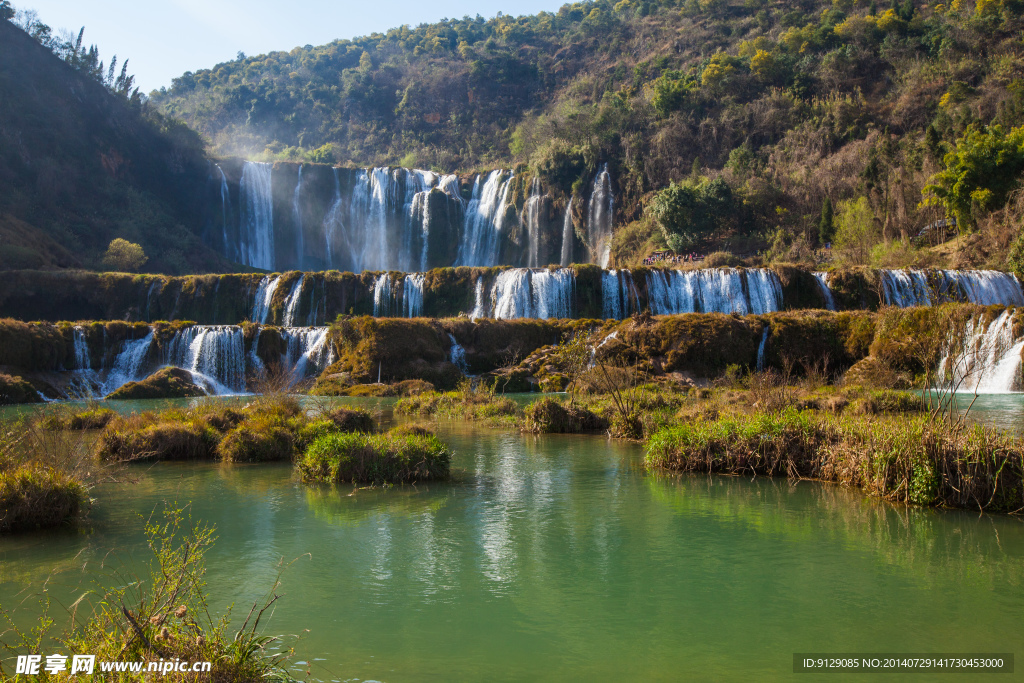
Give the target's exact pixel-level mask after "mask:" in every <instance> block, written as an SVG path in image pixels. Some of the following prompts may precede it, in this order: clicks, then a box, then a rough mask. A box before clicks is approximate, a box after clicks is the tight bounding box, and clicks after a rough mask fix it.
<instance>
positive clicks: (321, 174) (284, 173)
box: [204, 160, 615, 273]
mask: <svg viewBox="0 0 1024 683" xmlns="http://www.w3.org/2000/svg"><path fill="white" fill-rule="evenodd" d="M208 194H209V196H208V197H207V198H206V202H205V204H206V206H207V207H208V211H207V219H206V221H207V224H206V226H205V231H204V234H205V238H206V241H207V243H208V244H209V245H210V246H211V247H213V248H215V249H217V250H219V251H220V252H221V253H223V254H224V256H225V257H227V258H229V259H231V260H234V261H237V262H239V263H242V264H244V265H246V266H251V267H253V268H260V269H262V270H271V271H272V270H290V269H295V270H343V271H351V272H355V273H359V272H363V271H383V270H394V271H403V272H414V271H424V270H429V269H431V268H440V267H445V266H453V265H457V266H475V267H491V266H498V265H512V266H529V267H538V266H544V265H546V264H548V263H557V262H559V261H561V260H563V259H564V258H565V257H566V255H572V254H579V255H581V256H584V258H583V259H578V260H587V256H589V260H590V261H591V262H593V263H602V264H606V263H607V262H608V259H609V253H610V251H609V250H610V247H611V234H612V227H613V219H614V211H613V209H614V199H615V198H614V185H613V179H612V174H611V171H610V170H609V168H608V165H607V164H602V165H601V166H600V168H598V169H597V171H596V172H595V175H594V179H593V182H592V183H591V184H590V185H589V188H588V193H586V194H584V195H583V196H582V197H580V200H581V201H583V202H586V209H587V210H586V211H585V214H584V215H582V216H581V217H577V219H576V222H578V223H580V225H579V226H578V227H579V229H578V230H576V229H574V220H573V216H572V211H571V206H572V201H571V198H570V197H567V196H565V194H564V191H552V189H551V188H549V187H547V186H546V185H545V183H544V182H543V181H542V179H541V178H539V177H536V176H529V175H528V174H522V173H515V172H512V171H509V170H502V169H498V170H494V171H490V172H487V173H481V174H477V175H465V176H456V175H444V174H439V173H435V172H433V171H424V170H419V169H411V168H366V169H349V168H333V167H331V166H326V165H323V164H293V163H284V162H278V163H275V164H268V163H259V162H250V161H240V160H222V161H221V162H220V163H219V164H212V165H211V167H210V181H209V184H208ZM584 236H585V237H584ZM566 265H568V264H566Z"/></svg>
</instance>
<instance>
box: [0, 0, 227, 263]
mask: <svg viewBox="0 0 1024 683" xmlns="http://www.w3.org/2000/svg"><path fill="white" fill-rule="evenodd" d="M13 18H14V17H13V11H12V10H11V9H10V7H9V5H8V4H7V3H6V2H0V270H3V269H14V268H68V267H85V268H102V267H104V264H103V263H102V258H103V256H104V253H105V251H106V250H107V247H108V244H109V243H110V242H111V240H113V239H115V238H122V239H126V240H129V241H131V242H132V243H135V244H139V245H141V246H142V247H143V249H144V252H145V255H146V256H147V257H148V259H149V260H148V262H146V264H145V266H146V269H147V270H150V271H155V272H169V273H191V272H203V271H211V270H218V271H222V270H225V269H227V270H232V269H234V266H233V265H231V264H229V263H228V262H226V261H225V260H224V259H222V258H220V257H219V256H218V255H217V254H216V253H215V252H214V251H213V250H211V249H209V248H208V247H206V246H205V245H204V244H203V242H202V240H201V239H200V237H201V236H200V235H199V234H197V232H196V229H197V226H198V225H199V224H200V222H199V220H198V218H197V215H198V213H197V212H198V208H199V207H198V206H197V202H196V201H195V200H196V197H199V196H201V192H202V191H203V189H204V187H205V183H206V182H207V177H208V176H209V167H208V162H207V160H206V157H205V152H204V149H203V142H202V140H201V138H200V137H199V136H198V135H196V133H195V132H193V131H192V130H190V129H189V128H188V127H187V126H185V125H184V124H182V123H181V122H178V121H175V120H172V119H169V118H167V117H164V116H162V115H160V114H158V113H157V112H155V111H153V110H152V109H151V108H147V105H145V103H144V102H143V101H142V98H140V97H139V95H138V94H137V93H135V90H134V88H133V87H132V82H131V77H130V76H128V75H127V71H126V70H125V69H122V70H121V72H120V76H117V74H116V72H115V70H114V65H111V66H110V67H109V69H104V68H103V66H102V64H101V63H99V62H98V59H97V57H96V55H97V51H96V49H95V48H93V49H92V50H90V49H88V48H84V47H83V46H82V44H81V34H79V38H78V40H77V42H76V41H71V42H70V43H69V44H66V45H60V46H58V45H57V40H56V38H55V37H53V36H52V35H51V32H50V30H49V28H48V27H46V26H45V25H43V24H39V23H34V24H32V25H31V26H29V28H30V29H31V35H30V32H26V31H25V30H22V28H20V27H18V26H16V25H14V24H13V23H11V22H10V21H9V20H10V19H13ZM56 47H60V50H59V52H60V54H61V56H58V54H56V53H55V52H57V50H55V48H56ZM62 57H63V58H62ZM105 72H109V76H108V75H107V73H105ZM147 109H148V110H147ZM107 267H110V266H109V265H108V266H107Z"/></svg>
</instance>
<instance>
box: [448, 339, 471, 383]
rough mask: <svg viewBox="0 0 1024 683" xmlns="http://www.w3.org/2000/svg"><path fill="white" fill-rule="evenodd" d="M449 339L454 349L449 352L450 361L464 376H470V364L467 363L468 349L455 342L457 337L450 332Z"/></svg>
mask: <svg viewBox="0 0 1024 683" xmlns="http://www.w3.org/2000/svg"><path fill="white" fill-rule="evenodd" d="M448 339H449V340H451V342H452V347H451V349H450V350H449V351H448V360H450V361H451V362H452V364H453V365H454V366H455V367H457V368H458V369H459V370H461V371H462V374H463V375H468V374H469V363H467V362H466V349H464V348H462V345H461V344H459V342H457V341H455V337H453V336H452V334H451V333H450V332H449V333H448Z"/></svg>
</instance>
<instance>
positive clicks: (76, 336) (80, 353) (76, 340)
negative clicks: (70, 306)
mask: <svg viewBox="0 0 1024 683" xmlns="http://www.w3.org/2000/svg"><path fill="white" fill-rule="evenodd" d="M72 343H73V345H74V350H75V367H74V368H73V369H74V370H76V371H79V372H82V371H88V370H91V369H92V361H91V360H90V359H89V342H88V341H87V340H86V338H85V330H84V329H83V328H82V327H81V326H80V325H75V328H74V330H72Z"/></svg>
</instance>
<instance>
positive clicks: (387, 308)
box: [373, 273, 392, 318]
mask: <svg viewBox="0 0 1024 683" xmlns="http://www.w3.org/2000/svg"><path fill="white" fill-rule="evenodd" d="M391 299H392V296H391V274H390V273H381V274H380V275H378V276H377V279H376V281H374V283H373V317H374V318H386V317H387V316H389V315H391Z"/></svg>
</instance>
